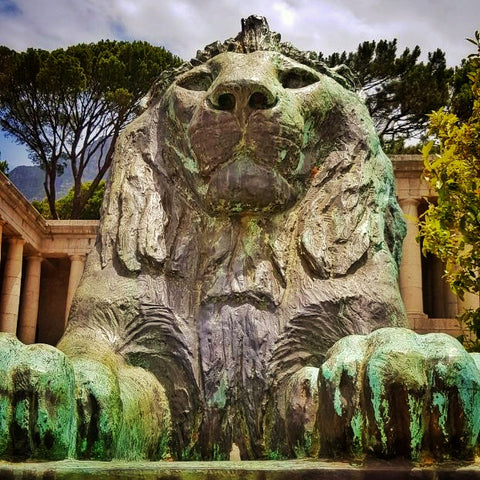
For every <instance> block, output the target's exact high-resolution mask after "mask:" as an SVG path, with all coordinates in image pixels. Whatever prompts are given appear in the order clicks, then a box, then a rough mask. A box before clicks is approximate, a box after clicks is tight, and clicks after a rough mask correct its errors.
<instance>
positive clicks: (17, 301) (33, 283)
mask: <svg viewBox="0 0 480 480" xmlns="http://www.w3.org/2000/svg"><path fill="white" fill-rule="evenodd" d="M4 225H5V222H4V221H1V222H0V259H2V258H3V259H4V269H3V277H2V279H1V280H2V281H1V284H2V288H1V294H0V331H2V332H9V333H13V334H16V335H17V337H18V338H19V339H20V340H21V341H22V342H24V343H27V344H30V343H34V342H35V336H36V331H37V318H38V306H39V299H40V284H41V271H42V268H41V266H42V262H43V261H44V260H45V258H46V257H45V256H43V255H42V254H41V253H40V252H34V253H28V254H25V252H24V245H25V240H24V239H23V238H22V237H21V236H11V237H6V238H5V235H3V237H4V238H3V247H6V248H4V249H5V250H6V251H5V252H4V251H3V249H2V241H1V240H2V231H3V227H4ZM69 258H70V276H69V282H68V293H67V301H66V308H65V319H66V318H67V317H68V313H69V311H70V306H71V303H72V298H73V295H74V293H75V290H76V288H77V286H78V283H79V282H80V278H81V276H82V273H83V267H84V263H85V255H70V256H69ZM22 275H23V276H24V278H22Z"/></svg>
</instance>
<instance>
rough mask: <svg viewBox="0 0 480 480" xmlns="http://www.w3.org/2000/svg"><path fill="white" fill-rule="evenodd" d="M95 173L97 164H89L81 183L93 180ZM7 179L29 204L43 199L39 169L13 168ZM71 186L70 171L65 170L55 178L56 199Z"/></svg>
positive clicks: (42, 180)
mask: <svg viewBox="0 0 480 480" xmlns="http://www.w3.org/2000/svg"><path fill="white" fill-rule="evenodd" d="M96 173H97V164H96V162H91V164H90V165H89V167H87V168H86V169H85V173H84V175H83V181H84V182H88V181H89V180H93V179H94V178H95V175H96ZM107 176H108V172H107ZM8 178H9V179H10V180H11V182H12V183H13V184H14V185H15V186H16V187H17V188H18V189H19V190H20V191H21V192H22V193H23V195H24V196H25V198H26V199H27V200H29V201H30V202H31V201H32V200H42V199H43V198H45V190H44V188H43V182H44V181H45V176H44V172H43V170H42V169H41V168H40V167H35V166H26V165H21V166H19V167H15V168H14V169H13V170H11V171H10V173H9V174H8ZM72 185H73V177H72V171H71V170H70V169H68V170H65V173H64V174H63V175H60V176H59V177H57V181H56V190H57V199H59V198H62V197H64V196H65V195H66V194H67V193H68V191H69V190H70V188H71V187H72Z"/></svg>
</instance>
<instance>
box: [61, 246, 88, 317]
mask: <svg viewBox="0 0 480 480" xmlns="http://www.w3.org/2000/svg"><path fill="white" fill-rule="evenodd" d="M84 266H85V255H70V277H69V279H68V293H67V304H66V308H65V323H67V320H68V314H69V313H70V307H71V306H72V300H73V295H74V294H75V291H76V290H77V287H78V284H79V283H80V279H81V278H82V274H83V268H84Z"/></svg>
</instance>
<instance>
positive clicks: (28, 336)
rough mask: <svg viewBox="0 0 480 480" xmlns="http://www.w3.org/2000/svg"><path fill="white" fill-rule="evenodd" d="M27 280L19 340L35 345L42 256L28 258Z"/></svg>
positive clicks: (22, 304) (23, 293)
mask: <svg viewBox="0 0 480 480" xmlns="http://www.w3.org/2000/svg"><path fill="white" fill-rule="evenodd" d="M26 260H27V264H26V269H25V280H24V282H23V289H22V301H21V302H20V315H19V322H18V323H19V325H18V338H19V339H20V340H21V341H22V342H23V343H26V344H30V343H35V335H36V332H37V317H38V299H39V297H40V274H41V267H42V260H43V258H42V256H41V255H40V254H36V255H29V256H28V257H26Z"/></svg>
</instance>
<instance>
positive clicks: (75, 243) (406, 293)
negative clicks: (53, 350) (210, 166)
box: [0, 155, 478, 345]
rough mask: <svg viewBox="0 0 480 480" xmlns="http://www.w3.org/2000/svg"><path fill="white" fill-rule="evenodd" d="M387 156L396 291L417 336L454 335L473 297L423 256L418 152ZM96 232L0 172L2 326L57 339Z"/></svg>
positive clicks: (26, 337) (34, 337)
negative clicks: (46, 207)
mask: <svg viewBox="0 0 480 480" xmlns="http://www.w3.org/2000/svg"><path fill="white" fill-rule="evenodd" d="M392 160H393V164H394V170H395V178H396V189H397V196H398V200H399V203H400V206H401V208H402V209H403V211H404V213H405V214H406V220H407V224H408V233H407V237H406V239H405V242H404V247H403V260H402V266H401V270H400V290H401V292H402V297H403V300H404V303H405V307H406V310H407V313H408V317H409V321H410V326H411V327H412V328H413V329H414V330H416V331H418V332H420V333H425V332H431V331H444V332H447V333H450V334H452V335H455V336H456V335H458V334H459V333H460V329H459V326H458V324H457V322H456V320H455V316H456V315H457V314H458V313H459V312H460V311H461V310H462V309H463V308H466V307H476V306H478V297H476V296H474V295H470V296H468V297H466V298H465V300H464V301H463V302H460V301H459V300H458V299H457V297H455V296H454V295H453V294H452V293H451V292H450V290H449V288H448V286H447V285H446V283H445V282H444V280H443V279H442V274H443V266H442V264H441V262H440V261H438V260H437V259H436V258H435V257H433V256H428V257H423V256H422V255H421V249H420V245H419V244H418V242H417V240H416V237H417V234H418V228H417V224H416V221H415V218H417V217H418V216H419V215H420V214H421V213H422V211H424V210H425V208H426V200H425V199H426V198H428V197H429V196H431V195H432V194H431V192H429V191H428V188H427V185H426V184H425V183H424V182H422V180H421V178H420V175H421V172H422V159H421V157H420V156H418V155H399V156H393V157H392ZM97 231H98V222H97V221H92V220H75V221H65V220H45V219H43V218H42V217H41V216H40V215H39V213H38V212H37V211H36V210H35V209H34V208H33V207H32V206H31V205H30V203H29V202H28V201H27V200H26V199H25V198H24V197H23V195H22V194H21V193H20V192H19V191H18V190H17V189H16V188H15V186H14V185H13V184H12V183H11V182H10V181H9V180H8V179H7V178H6V177H5V176H4V175H3V174H1V173H0V245H1V249H0V260H1V261H0V289H1V290H0V291H1V294H0V295H1V296H0V331H7V332H13V333H16V334H17V336H18V337H19V338H20V340H22V341H24V342H25V343H33V342H42V343H49V344H52V345H54V344H55V343H56V342H57V341H58V339H59V338H60V336H61V335H62V333H63V330H64V328H65V322H66V318H67V316H68V312H69V309H70V304H71V301H72V297H73V294H74V293H75V289H76V287H77V285H78V282H79V280H80V277H81V275H82V272H83V265H84V262H85V257H86V255H87V253H88V252H89V250H90V249H91V248H93V246H94V244H95V237H96V235H97Z"/></svg>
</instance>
